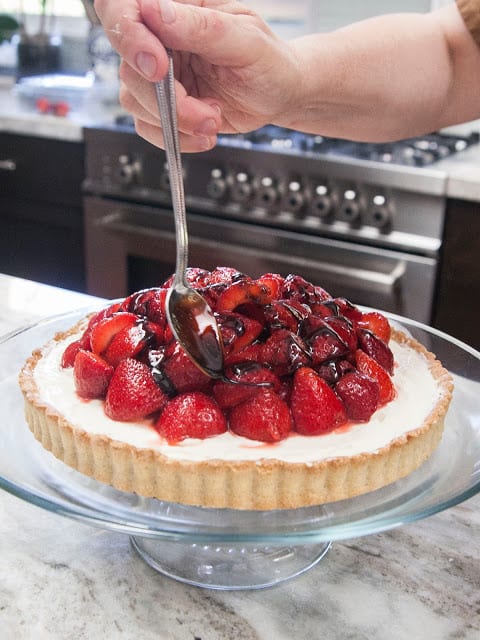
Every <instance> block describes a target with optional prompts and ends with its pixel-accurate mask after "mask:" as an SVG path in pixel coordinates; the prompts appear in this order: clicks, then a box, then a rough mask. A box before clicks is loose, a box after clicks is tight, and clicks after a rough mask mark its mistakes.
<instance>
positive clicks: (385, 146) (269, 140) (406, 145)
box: [219, 126, 480, 167]
mask: <svg viewBox="0 0 480 640" xmlns="http://www.w3.org/2000/svg"><path fill="white" fill-rule="evenodd" d="M479 139H480V136H479V134H478V133H476V132H475V133H471V134H470V135H468V136H454V135H447V134H444V133H431V134H428V135H425V136H420V137H416V138H409V139H406V140H399V141H397V142H384V143H370V142H352V141H350V140H342V139H340V138H328V137H325V136H319V135H313V134H305V133H300V132H298V131H292V130H290V129H282V128H280V127H275V126H267V127H263V128H262V129H258V130H257V131H253V132H251V133H247V134H240V135H235V136H220V137H219V144H224V145H227V146H236V147H244V148H257V149H264V150H265V149H267V150H271V151H281V152H291V153H297V154H310V153H312V154H315V155H316V154H318V155H322V156H335V157H337V158H338V157H344V158H354V159H357V160H369V161H373V162H381V163H383V164H399V165H404V166H413V167H426V166H429V165H431V164H433V163H435V162H437V161H438V160H442V159H443V158H446V157H448V156H451V155H452V154H454V153H457V152H459V151H464V150H465V149H467V147H469V146H471V145H473V144H478V142H479Z"/></svg>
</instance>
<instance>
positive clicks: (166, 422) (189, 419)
mask: <svg viewBox="0 0 480 640" xmlns="http://www.w3.org/2000/svg"><path fill="white" fill-rule="evenodd" d="M155 429H156V430H157V431H158V433H159V434H160V435H161V436H162V437H163V438H165V439H166V440H167V442H168V443H169V444H175V443H176V442H181V441H182V440H184V439H185V438H198V439H200V440H204V439H205V438H210V437H211V436H218V435H220V434H222V433H225V431H226V430H227V421H226V419H225V416H224V415H223V413H222V411H221V409H220V407H219V406H218V405H217V403H216V402H215V400H213V399H212V398H209V397H208V396H207V395H205V394H204V393H201V392H200V391H192V392H189V393H183V394H181V395H179V396H176V397H175V398H173V400H171V401H170V402H169V403H168V404H167V405H166V407H165V408H164V410H163V411H162V413H161V414H160V417H159V418H158V420H157V422H156V423H155Z"/></svg>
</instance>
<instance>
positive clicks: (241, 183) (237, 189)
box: [231, 171, 253, 202]
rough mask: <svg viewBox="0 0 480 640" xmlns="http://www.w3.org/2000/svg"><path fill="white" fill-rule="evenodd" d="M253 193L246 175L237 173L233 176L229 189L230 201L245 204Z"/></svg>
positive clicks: (240, 172)
mask: <svg viewBox="0 0 480 640" xmlns="http://www.w3.org/2000/svg"><path fill="white" fill-rule="evenodd" d="M252 193H253V188H252V183H251V182H250V178H249V176H248V174H247V173H245V172H244V171H239V172H238V173H236V174H235V176H234V179H233V184H232V189H231V196H232V200H234V201H235V202H247V200H250V197H251V195H252Z"/></svg>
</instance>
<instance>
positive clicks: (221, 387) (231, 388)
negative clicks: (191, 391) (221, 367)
mask: <svg viewBox="0 0 480 640" xmlns="http://www.w3.org/2000/svg"><path fill="white" fill-rule="evenodd" d="M233 369H234V370H233V372H232V374H230V373H228V377H229V378H230V379H232V380H235V384H233V383H231V382H224V381H223V380H219V381H218V382H216V383H215V384H214V385H213V395H214V396H215V400H216V401H217V402H218V404H219V406H220V407H221V408H222V409H230V408H231V407H234V406H235V405H237V404H240V402H243V400H246V399H247V398H250V396H253V395H255V394H257V393H258V392H259V391H260V390H261V389H265V388H270V389H273V390H274V391H279V390H280V380H279V379H278V377H277V376H276V375H275V374H274V373H273V371H271V369H269V368H268V367H267V366H265V365H261V364H253V365H252V364H249V365H247V366H243V367H242V366H240V367H238V368H237V367H234V368H233ZM239 382H240V383H241V382H247V383H248V384H236V383H239ZM260 383H268V385H269V387H262V386H255V385H257V384H258V385H260Z"/></svg>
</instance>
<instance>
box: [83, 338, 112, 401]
mask: <svg viewBox="0 0 480 640" xmlns="http://www.w3.org/2000/svg"><path fill="white" fill-rule="evenodd" d="M112 375H113V367H112V366H110V365H109V364H108V363H107V362H105V360H104V359H103V358H101V357H100V356H98V355H97V354H95V353H92V352H91V351H84V350H83V349H82V350H80V351H78V352H77V355H76V356H75V363H74V365H73V379H74V382H75V389H76V391H77V393H78V395H79V396H81V397H82V398H88V399H92V398H104V397H105V394H106V392H107V389H108V384H109V382H110V379H111V377H112Z"/></svg>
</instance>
